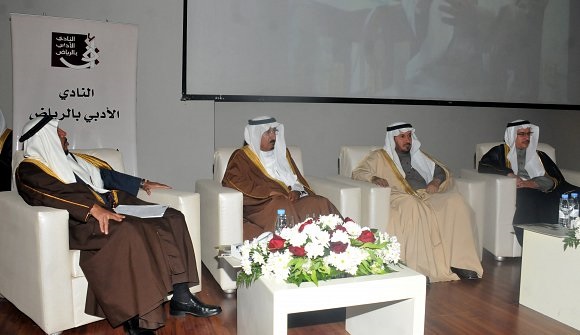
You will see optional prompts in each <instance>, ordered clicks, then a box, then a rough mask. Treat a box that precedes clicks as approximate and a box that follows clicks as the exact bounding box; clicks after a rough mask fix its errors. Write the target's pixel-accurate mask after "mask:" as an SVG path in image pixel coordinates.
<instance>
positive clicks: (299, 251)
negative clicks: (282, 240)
mask: <svg viewBox="0 0 580 335" xmlns="http://www.w3.org/2000/svg"><path fill="white" fill-rule="evenodd" d="M288 250H290V252H291V253H292V255H294V256H296V257H304V256H306V250H304V247H295V246H289V247H288Z"/></svg>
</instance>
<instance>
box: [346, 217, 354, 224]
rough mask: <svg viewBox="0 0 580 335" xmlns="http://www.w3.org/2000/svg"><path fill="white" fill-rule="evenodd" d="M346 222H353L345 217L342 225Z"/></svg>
mask: <svg viewBox="0 0 580 335" xmlns="http://www.w3.org/2000/svg"><path fill="white" fill-rule="evenodd" d="M347 222H354V220H353V219H351V218H349V217H348V216H347V217H345V218H344V223H347Z"/></svg>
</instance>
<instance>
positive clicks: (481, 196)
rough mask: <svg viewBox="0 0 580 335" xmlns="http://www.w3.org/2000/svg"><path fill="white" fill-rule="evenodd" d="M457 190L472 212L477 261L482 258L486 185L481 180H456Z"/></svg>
mask: <svg viewBox="0 0 580 335" xmlns="http://www.w3.org/2000/svg"><path fill="white" fill-rule="evenodd" d="M455 183H456V185H457V190H458V191H459V193H461V195H462V196H463V198H464V199H465V201H466V202H467V203H468V204H469V207H471V210H472V212H473V220H474V221H473V223H474V225H475V226H474V227H473V230H474V234H475V236H474V237H475V240H476V241H477V252H478V255H479V259H480V260H481V259H482V256H483V232H484V228H485V210H486V208H485V199H486V183H485V181H484V180H483V179H472V178H457V179H455Z"/></svg>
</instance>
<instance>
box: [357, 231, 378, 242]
mask: <svg viewBox="0 0 580 335" xmlns="http://www.w3.org/2000/svg"><path fill="white" fill-rule="evenodd" d="M357 240H359V241H361V242H363V243H366V242H374V241H375V234H373V232H372V231H370V230H363V231H362V233H360V236H359V237H358V238H357Z"/></svg>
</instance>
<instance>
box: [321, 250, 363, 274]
mask: <svg viewBox="0 0 580 335" xmlns="http://www.w3.org/2000/svg"><path fill="white" fill-rule="evenodd" d="M367 257H368V253H367V252H366V251H365V250H363V249H361V248H347V249H346V251H345V252H342V253H340V254H337V253H334V252H331V253H330V255H328V256H327V257H326V259H325V261H326V262H327V264H329V265H332V266H334V267H335V268H337V269H338V270H340V271H344V272H347V273H349V274H350V275H353V276H354V275H356V272H357V270H358V266H359V264H360V263H361V262H362V261H363V260H364V259H365V258H367Z"/></svg>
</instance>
